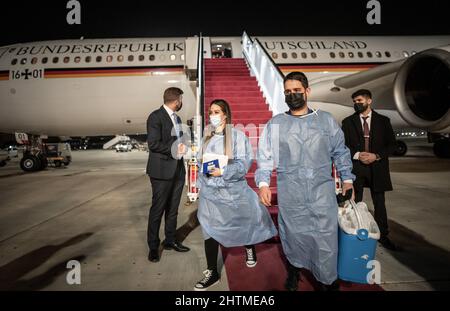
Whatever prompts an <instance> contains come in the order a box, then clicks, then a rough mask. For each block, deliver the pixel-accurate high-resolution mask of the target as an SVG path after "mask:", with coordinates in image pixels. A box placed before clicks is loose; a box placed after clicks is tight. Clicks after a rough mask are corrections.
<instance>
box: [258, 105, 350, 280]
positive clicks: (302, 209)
mask: <svg viewBox="0 0 450 311" xmlns="http://www.w3.org/2000/svg"><path fill="white" fill-rule="evenodd" d="M257 160H258V169H257V171H256V174H255V179H256V183H257V184H259V183H260V182H266V183H268V184H270V175H271V173H272V170H273V168H275V169H276V172H277V188H278V208H279V213H278V223H279V228H278V230H279V232H280V239H281V243H282V246H283V251H284V253H285V255H286V257H287V259H288V260H289V262H290V263H291V264H292V265H294V266H296V267H298V268H306V269H308V270H310V271H311V272H312V273H313V275H314V276H315V278H316V279H317V280H319V281H320V282H322V283H324V284H331V283H332V282H333V281H334V280H336V279H337V254H338V206H337V202H336V193H335V185H334V179H333V178H332V176H331V173H332V162H334V163H335V165H336V168H337V170H338V172H339V173H340V176H341V178H342V180H347V179H351V180H354V179H355V176H354V175H353V174H352V173H351V171H352V161H351V157H350V151H349V149H348V148H347V147H346V146H345V141H344V134H343V132H342V130H341V129H340V127H339V126H338V124H337V123H336V121H335V120H334V118H333V117H332V116H331V114H329V113H328V112H324V111H314V112H312V113H309V114H308V115H306V116H302V117H295V116H292V115H289V114H287V113H282V114H279V115H276V116H275V117H273V118H272V119H271V120H270V121H269V122H268V123H267V125H266V127H265V129H264V131H263V133H262V135H261V138H260V141H259V148H258V157H257Z"/></svg>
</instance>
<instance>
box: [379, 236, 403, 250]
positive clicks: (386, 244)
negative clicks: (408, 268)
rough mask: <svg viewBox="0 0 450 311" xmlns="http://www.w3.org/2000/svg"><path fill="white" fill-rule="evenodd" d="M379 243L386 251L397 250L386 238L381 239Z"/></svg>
mask: <svg viewBox="0 0 450 311" xmlns="http://www.w3.org/2000/svg"><path fill="white" fill-rule="evenodd" d="M379 242H380V244H381V245H382V246H383V247H384V248H386V249H389V250H391V251H398V250H399V248H398V246H397V245H395V244H394V242H392V241H391V240H390V239H389V238H388V237H385V238H381V239H380V240H379Z"/></svg>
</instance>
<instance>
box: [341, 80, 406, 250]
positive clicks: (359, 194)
mask: <svg viewBox="0 0 450 311" xmlns="http://www.w3.org/2000/svg"><path fill="white" fill-rule="evenodd" d="M352 99H353V103H354V108H355V111H356V112H355V113H354V114H353V115H351V116H349V117H347V118H345V119H344V120H343V121H342V130H343V132H344V135H345V144H346V145H347V147H348V148H349V149H350V152H351V156H352V160H353V171H352V173H353V174H354V175H355V176H356V180H355V182H354V185H353V186H354V189H355V200H356V202H360V201H362V198H363V192H364V187H368V188H370V194H371V196H372V201H373V205H374V208H375V221H376V222H377V224H378V227H379V228H380V233H381V237H380V240H379V242H380V243H381V244H382V245H383V246H384V247H385V248H387V249H390V250H396V249H397V247H396V246H395V244H394V243H393V242H392V241H391V240H390V239H389V238H388V234H389V228H388V221H387V213H386V206H385V197H384V192H385V191H391V190H392V183H391V177H390V174H389V158H388V157H389V155H390V153H391V152H392V150H393V149H394V147H395V136H394V131H393V129H392V125H391V122H390V120H389V118H387V117H385V116H383V115H380V114H378V113H377V112H375V111H374V110H372V108H371V105H372V94H371V93H370V91H369V90H364V89H361V90H358V91H356V92H355V93H353V94H352Z"/></svg>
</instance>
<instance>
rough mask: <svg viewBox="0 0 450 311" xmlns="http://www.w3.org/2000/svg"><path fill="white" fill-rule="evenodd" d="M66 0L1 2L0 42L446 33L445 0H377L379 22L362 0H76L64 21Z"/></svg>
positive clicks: (448, 31)
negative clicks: (74, 15) (76, 16)
mask: <svg viewBox="0 0 450 311" xmlns="http://www.w3.org/2000/svg"><path fill="white" fill-rule="evenodd" d="M7 2H9V4H8V3H7ZM67 2H68V1H67V0H58V1H56V0H53V1H38V0H34V1H4V2H2V3H1V4H0V5H1V11H2V18H1V21H0V23H1V29H2V31H1V32H0V33H1V34H0V45H7V44H13V43H19V42H28V41H38V40H56V39H77V38H80V37H81V36H84V38H114V37H116V38H117V37H177V36H180V37H185V36H192V35H195V34H198V33H199V32H202V33H203V34H204V35H210V36H226V35H230V36H240V35H241V34H242V31H243V30H246V31H247V32H248V33H249V34H250V35H293V36H296V35H297V36H301V35H433V34H434V35H439V34H450V22H449V17H448V14H449V10H448V4H446V3H447V2H448V1H446V0H444V1H442V0H441V1H437V0H427V1H419V2H417V0H416V1H414V2H413V1H404V0H400V1H394V0H389V1H386V0H380V3H381V25H369V24H367V22H366V15H367V12H368V11H369V10H368V9H367V8H366V4H367V2H368V1H367V0H347V1H343V0H341V1H319V0H311V1H299V0H297V1H284V2H283V1H280V0H277V1H273V0H271V1H270V2H269V1H267V0H266V1H262V0H260V1H245V0H241V1H234V0H233V1H232V0H229V1H217V0H215V1H191V0H185V1H184V2H181V1H180V0H163V1H159V4H158V3H156V2H157V1H154V0H147V1H137V0H126V1H102V0H80V3H81V25H68V24H67V22H66V15H67V13H68V12H69V10H68V9H66V4H67Z"/></svg>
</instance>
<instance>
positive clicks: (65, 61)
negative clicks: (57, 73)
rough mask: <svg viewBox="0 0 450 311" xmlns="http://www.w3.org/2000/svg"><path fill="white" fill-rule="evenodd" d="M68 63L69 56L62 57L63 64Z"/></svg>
mask: <svg viewBox="0 0 450 311" xmlns="http://www.w3.org/2000/svg"><path fill="white" fill-rule="evenodd" d="M68 62H70V57H69V56H66V57H64V63H65V64H67V63H68Z"/></svg>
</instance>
